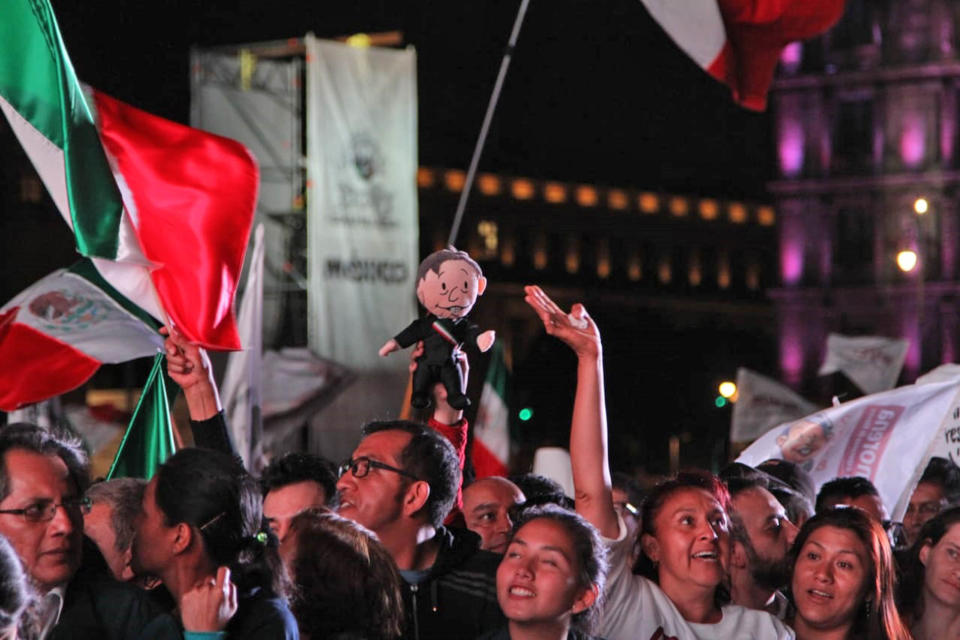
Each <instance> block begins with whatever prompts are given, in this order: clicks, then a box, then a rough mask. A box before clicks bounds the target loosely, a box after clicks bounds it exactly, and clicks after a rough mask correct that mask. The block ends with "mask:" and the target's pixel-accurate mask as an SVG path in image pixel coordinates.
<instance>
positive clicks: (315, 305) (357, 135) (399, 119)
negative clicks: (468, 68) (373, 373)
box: [306, 36, 418, 371]
mask: <svg viewBox="0 0 960 640" xmlns="http://www.w3.org/2000/svg"><path fill="white" fill-rule="evenodd" d="M306 48H307V158H308V161H307V175H308V182H307V215H308V222H307V224H308V231H307V252H308V256H307V257H308V264H309V272H308V280H309V283H308V286H309V289H308V296H309V309H308V339H309V344H310V348H311V349H312V350H313V351H315V352H316V353H317V355H320V356H322V357H325V358H330V359H332V360H335V361H336V362H339V363H342V364H344V365H347V366H349V367H351V368H353V369H355V370H358V371H364V370H372V369H384V368H390V369H396V370H399V371H405V370H406V367H407V360H406V359H404V358H381V357H379V356H378V355H377V349H378V347H379V345H381V344H383V342H384V341H385V340H387V339H389V338H390V337H392V336H393V335H395V334H396V333H397V332H399V331H400V330H401V329H403V328H404V327H405V326H407V325H408V324H410V321H411V320H413V319H414V318H416V317H417V313H416V311H417V310H416V307H415V305H414V290H415V288H416V283H415V282H414V279H415V278H416V271H417V264H418V260H417V253H418V246H417V245H418V239H417V236H418V231H417V182H416V179H417V107H416V104H417V103H416V100H417V87H416V55H415V53H414V51H413V49H412V48H409V49H406V50H402V51H397V50H393V49H384V48H378V47H352V46H349V45H346V44H341V43H338V42H328V41H321V40H317V39H316V38H314V37H312V36H307V39H306Z"/></svg>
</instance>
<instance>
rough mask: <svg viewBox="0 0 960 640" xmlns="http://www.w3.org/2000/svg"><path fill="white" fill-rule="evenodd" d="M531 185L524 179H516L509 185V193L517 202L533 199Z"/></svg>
mask: <svg viewBox="0 0 960 640" xmlns="http://www.w3.org/2000/svg"><path fill="white" fill-rule="evenodd" d="M533 191H534V189H533V183H532V182H530V181H529V180H526V179H524V178H518V179H516V180H514V181H513V184H511V185H510V192H511V193H512V194H513V197H514V198H516V199H517V200H529V199H530V198H532V197H533Z"/></svg>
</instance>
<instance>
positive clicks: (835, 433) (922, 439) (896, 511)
mask: <svg viewBox="0 0 960 640" xmlns="http://www.w3.org/2000/svg"><path fill="white" fill-rule="evenodd" d="M950 434H956V440H957V442H960V380H956V379H954V380H947V381H944V382H934V383H930V384H921V385H908V386H904V387H899V388H897V389H893V390H891V391H886V392H884V393H877V394H873V395H869V396H864V397H862V398H857V399H856V400H852V401H850V402H846V403H844V404H841V405H839V406H836V407H832V408H829V409H824V410H823V411H820V412H818V413H815V414H813V415H810V416H807V417H805V418H801V419H799V420H795V421H793V422H788V423H785V424H781V425H780V426H778V427H775V428H774V429H771V430H770V431H769V432H768V433H766V434H765V435H764V436H763V437H761V438H760V439H758V440H757V441H756V442H754V443H753V444H752V445H750V446H749V447H747V448H746V449H745V450H744V451H743V453H742V454H740V457H739V458H737V462H742V463H744V464H748V465H750V466H756V465H758V464H760V463H761V462H763V461H764V460H768V459H770V458H779V459H783V460H789V461H790V462H795V463H797V464H799V465H800V466H802V467H803V468H804V469H806V470H807V471H808V472H809V473H810V475H811V476H812V478H813V481H814V483H815V484H816V488H817V491H819V490H820V486H821V485H823V484H824V483H825V482H828V481H830V480H833V479H834V478H837V477H841V476H863V477H865V478H867V479H869V480H870V481H871V482H873V484H874V485H876V487H877V490H878V491H879V492H880V497H881V498H882V500H883V503H884V505H885V506H886V507H887V511H888V512H890V515H891V516H892V517H893V518H894V519H895V520H900V519H901V518H902V516H903V514H904V512H905V511H906V507H907V503H908V502H909V500H910V494H911V493H912V492H913V489H914V487H915V486H916V484H917V481H918V480H919V478H920V475H921V474H922V473H923V470H924V468H926V466H927V462H928V461H929V459H930V457H931V456H933V455H944V454H943V453H941V452H940V450H941V449H943V448H944V446H945V444H947V445H948V444H949V443H950ZM953 447H954V448H955V449H956V448H957V444H956V443H954V444H953ZM946 457H950V456H946Z"/></svg>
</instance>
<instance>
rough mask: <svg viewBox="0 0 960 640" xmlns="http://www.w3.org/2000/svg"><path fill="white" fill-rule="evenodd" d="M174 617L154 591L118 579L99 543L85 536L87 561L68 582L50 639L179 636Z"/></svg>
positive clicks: (174, 639)
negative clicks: (100, 549)
mask: <svg viewBox="0 0 960 640" xmlns="http://www.w3.org/2000/svg"><path fill="white" fill-rule="evenodd" d="M172 620H173V619H172V617H171V616H170V615H169V614H167V613H165V612H164V611H163V610H162V609H161V608H160V606H159V605H158V604H157V603H156V602H154V600H153V599H152V598H151V597H150V595H149V594H148V593H147V592H146V591H144V590H143V589H140V588H138V587H135V586H133V585H131V584H127V583H124V582H117V581H116V580H114V579H113V576H112V575H111V574H110V569H109V568H108V567H107V565H106V562H104V560H103V556H101V555H100V552H99V550H98V549H97V548H96V546H95V545H94V544H93V543H92V542H90V541H89V539H87V538H84V548H83V564H82V565H81V566H80V570H79V571H77V573H76V575H75V576H74V577H73V579H72V580H70V582H69V583H68V584H67V590H66V593H65V594H64V599H63V609H62V610H61V612H60V619H59V620H58V621H57V624H56V626H55V627H54V628H53V630H52V631H51V632H50V636H49V638H50V640H68V639H69V640H127V639H130V640H133V639H141V638H142V639H144V640H147V639H149V640H179V639H180V638H181V636H180V635H179V634H178V633H176V631H175V630H172V629H171V626H170V624H169V623H170V622H172Z"/></svg>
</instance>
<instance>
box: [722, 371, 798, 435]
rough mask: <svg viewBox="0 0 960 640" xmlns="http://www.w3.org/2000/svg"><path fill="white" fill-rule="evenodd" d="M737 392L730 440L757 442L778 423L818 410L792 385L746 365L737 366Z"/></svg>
mask: <svg viewBox="0 0 960 640" xmlns="http://www.w3.org/2000/svg"><path fill="white" fill-rule="evenodd" d="M737 396H738V397H737V402H736V404H734V405H733V417H732V418H731V422H730V442H753V441H754V440H756V439H757V438H759V437H760V436H762V435H763V434H765V433H766V432H767V431H769V430H770V429H771V428H773V427H775V426H777V425H778V424H782V423H784V422H787V421H789V420H795V419H797V418H800V417H802V416H806V415H809V414H811V413H813V412H814V411H816V410H817V405H815V404H813V403H812V402H808V401H807V400H806V399H804V398H803V397H802V396H800V395H799V394H797V393H796V392H794V391H793V390H792V389H790V388H788V387H786V386H784V385H782V384H780V383H779V382H777V381H776V380H773V379H771V378H768V377H766V376H763V375H760V374H759V373H757V372H756V371H751V370H750V369H747V368H746V367H740V368H739V369H737Z"/></svg>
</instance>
